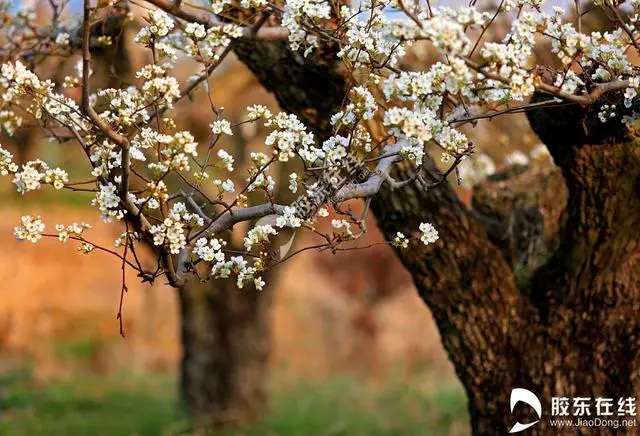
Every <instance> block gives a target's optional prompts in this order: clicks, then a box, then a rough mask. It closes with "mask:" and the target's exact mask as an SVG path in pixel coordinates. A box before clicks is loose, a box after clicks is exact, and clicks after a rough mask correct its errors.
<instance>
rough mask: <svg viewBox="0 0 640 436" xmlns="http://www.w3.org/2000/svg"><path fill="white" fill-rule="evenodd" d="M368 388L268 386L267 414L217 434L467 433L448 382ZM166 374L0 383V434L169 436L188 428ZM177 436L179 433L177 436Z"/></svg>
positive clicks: (349, 382)
mask: <svg viewBox="0 0 640 436" xmlns="http://www.w3.org/2000/svg"><path fill="white" fill-rule="evenodd" d="M411 383H413V382H405V383H399V382H393V383H389V384H387V385H384V386H373V385H371V384H368V383H364V382H361V381H358V380H357V379H353V378H335V379H331V380H328V381H323V382H321V383H298V384H285V383H276V386H274V388H273V389H272V392H271V410H270V411H269V413H268V414H267V415H266V416H265V417H264V418H263V419H262V420H261V421H260V422H258V423H256V424H254V425H253V426H251V427H250V428H246V429H243V430H242V431H237V430H236V431H232V430H227V431H221V432H216V433H215V434H216V435H220V436H239V435H243V436H338V435H344V436H347V435H348V436H392V435H394V436H395V435H403V436H411V435H416V436H417V435H438V436H441V435H442V436H444V435H463V434H468V427H467V424H466V421H467V414H466V408H465V399H464V394H463V392H462V390H461V388H460V387H459V385H457V384H454V382H453V381H448V382H446V383H445V382H442V384H440V385H438V386H436V387H435V388H431V389H419V388H416V387H413V386H412V385H411ZM176 387H177V386H176V380H175V378H174V377H172V376H159V375H154V376H144V377H133V376H119V377H99V376H96V375H81V376H76V377H73V378H71V379H68V380H64V381H57V382H52V383H50V384H47V385H44V386H38V385H37V384H35V383H34V382H33V381H31V380H28V379H25V380H20V381H17V380H16V379H15V378H12V379H10V381H7V380H5V381H4V382H0V435H3V436H4V435H7V436H10V435H20V436H22V435H69V436H74V435H78V436H80V435H82V436H84V435H106V436H120V435H123V436H124V435H140V436H145V435H149V436H151V435H153V436H155V435H171V434H178V432H180V431H184V429H185V428H188V423H187V416H186V414H185V413H184V411H182V410H181V408H180V406H179V405H178V403H177V400H176ZM180 434H185V433H180Z"/></svg>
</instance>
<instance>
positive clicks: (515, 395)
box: [509, 388, 542, 433]
mask: <svg viewBox="0 0 640 436" xmlns="http://www.w3.org/2000/svg"><path fill="white" fill-rule="evenodd" d="M519 402H523V403H526V404H528V405H529V406H531V407H533V410H535V411H536V413H537V414H538V418H541V417H542V405H541V404H540V400H539V399H538V397H537V396H536V394H534V393H533V392H531V391H529V390H527V389H523V388H515V389H513V390H512V391H511V399H510V400H509V403H510V406H511V413H513V409H514V407H516V404H518V403H519ZM539 421H540V419H538V420H536V421H533V422H530V423H528V424H522V423H520V422H516V425H514V426H513V428H512V429H511V430H509V433H518V432H521V431H523V430H526V429H528V428H529V427H531V426H533V425H535V424H537V423H538V422H539Z"/></svg>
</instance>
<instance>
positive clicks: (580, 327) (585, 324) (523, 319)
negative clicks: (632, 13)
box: [237, 41, 640, 435]
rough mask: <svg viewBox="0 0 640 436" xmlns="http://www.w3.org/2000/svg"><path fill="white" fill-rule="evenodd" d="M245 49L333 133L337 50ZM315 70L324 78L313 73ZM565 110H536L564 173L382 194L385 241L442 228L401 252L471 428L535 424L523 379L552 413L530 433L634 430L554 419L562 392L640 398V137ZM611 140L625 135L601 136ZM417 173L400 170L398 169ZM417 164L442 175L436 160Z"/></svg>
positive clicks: (338, 98)
mask: <svg viewBox="0 0 640 436" xmlns="http://www.w3.org/2000/svg"><path fill="white" fill-rule="evenodd" d="M237 54H238V56H239V58H240V59H241V60H242V61H244V62H245V63H247V65H248V66H249V68H251V69H252V71H254V73H255V74H256V75H257V77H258V78H259V80H260V81H261V82H262V83H263V85H264V86H265V87H267V89H269V90H271V91H272V92H274V93H275V95H276V97H277V98H278V101H279V102H280V104H281V106H282V108H283V109H284V110H286V111H289V112H293V113H296V114H297V115H298V116H299V117H300V118H301V119H302V120H304V121H305V122H306V123H308V124H310V126H311V128H312V130H315V132H316V133H317V134H318V135H319V136H320V137H321V138H323V137H327V136H328V135H329V134H330V132H329V129H328V127H327V120H326V117H325V115H324V114H325V113H327V112H328V113H330V112H331V111H332V110H338V108H339V106H340V104H341V102H342V97H343V96H344V94H345V91H346V84H347V83H348V80H346V79H345V78H344V77H343V76H342V72H341V70H340V67H339V61H338V60H336V59H335V58H333V59H332V58H331V56H330V50H328V49H327V50H325V51H323V54H322V57H321V58H320V57H309V58H306V59H305V58H302V57H301V56H299V55H298V54H296V53H292V52H291V51H290V50H288V49H287V48H286V46H285V45H284V44H283V43H265V42H246V41H245V42H242V43H241V44H239V47H238V48H237ZM314 56H315V55H314ZM319 71H321V72H323V74H324V78H323V80H313V81H309V76H308V75H306V74H305V72H311V74H316V73H317V72H319ZM314 77H315V76H314ZM325 90H329V92H324V91H325ZM314 107H319V108H321V110H320V111H317V110H314V109H313V108H314ZM328 108H332V110H328ZM564 110H565V111H566V112H564V113H559V112H543V111H542V110H539V111H537V113H535V114H532V116H531V123H532V126H533V127H534V130H535V131H536V133H538V134H539V136H540V137H541V139H542V140H543V141H544V142H545V143H546V145H547V146H548V148H549V150H550V152H551V154H552V155H553V157H554V160H555V162H556V164H557V165H558V167H559V168H555V169H547V170H540V169H529V170H527V169H521V170H520V171H515V170H514V171H510V172H508V173H506V174H502V175H500V176H497V177H494V178H493V180H490V181H487V182H486V183H485V184H483V185H482V186H479V187H477V189H476V190H475V195H474V201H473V207H472V208H469V207H467V206H465V205H464V204H463V203H462V202H461V201H460V200H459V199H458V197H457V195H456V193H455V191H454V190H453V188H452V187H451V186H450V185H449V184H447V183H445V184H443V185H440V187H438V188H436V189H433V190H429V191H425V190H424V189H422V188H421V186H419V185H418V184H410V185H406V186H404V187H402V188H400V189H396V190H393V191H392V190H391V189H390V188H389V187H388V186H386V185H385V186H384V187H383V189H382V191H381V192H380V193H379V194H378V195H377V196H376V197H375V198H374V201H373V202H372V206H371V207H372V211H373V213H374V214H375V216H376V219H377V221H378V224H379V226H380V228H381V229H382V231H383V233H384V235H385V237H386V238H387V239H388V240H392V239H393V237H394V236H395V234H396V232H398V231H400V232H403V233H405V234H412V233H414V232H415V231H416V229H417V228H418V226H419V224H420V223H421V222H431V223H433V224H434V226H435V227H436V228H437V229H438V232H439V233H440V240H439V241H438V242H437V243H436V244H432V245H430V246H423V245H418V246H412V247H410V249H408V250H397V254H398V256H399V258H400V259H401V261H402V262H403V264H404V266H405V267H406V268H407V270H408V271H409V272H410V273H411V275H412V277H413V280H414V282H415V284H416V287H417V289H418V292H419V294H420V296H421V298H422V299H423V300H424V302H425V303H426V304H427V305H428V306H429V308H430V309H431V311H432V313H433V316H434V318H435V320H436V323H437V325H438V328H439V331H440V334H441V338H442V342H443V345H444V347H445V348H446V350H447V352H448V354H449V357H450V359H451V362H452V363H453V365H454V367H455V370H456V373H457V375H458V377H459V378H460V381H461V382H462V384H463V386H464V388H465V390H466V393H467V396H468V408H469V414H470V418H471V425H472V429H473V434H474V435H502V434H507V433H508V431H509V430H510V429H511V428H512V427H513V425H514V424H515V423H516V422H517V421H520V422H523V423H525V422H531V421H530V420H531V419H532V418H531V411H527V410H525V409H526V407H517V408H516V410H515V413H516V415H514V416H512V415H511V411H510V405H509V397H510V393H511V390H512V389H513V388H516V387H521V388H525V389H528V390H530V391H532V392H534V393H535V394H536V395H537V396H538V397H539V398H540V400H541V402H542V408H543V416H542V420H541V421H540V422H539V423H537V424H536V425H535V426H533V427H531V428H530V429H528V430H527V433H526V434H529V435H551V434H559V433H560V432H561V433H562V434H618V433H634V432H635V431H636V429H634V428H628V429H627V428H618V429H615V428H613V427H585V426H581V427H580V426H576V427H567V428H564V429H563V430H559V429H557V428H553V427H552V425H551V423H550V421H549V418H550V415H551V401H552V400H551V398H552V397H569V399H570V400H572V398H574V397H590V398H591V399H592V400H595V398H596V397H605V398H612V399H613V401H614V407H613V412H614V415H613V416H612V417H606V416H605V417H604V418H613V419H617V418H618V417H617V413H616V412H617V407H618V404H617V401H618V399H620V398H626V397H638V396H640V326H639V318H638V316H637V314H638V313H639V311H640V293H639V292H638V288H639V287H640V279H639V278H638V277H640V250H639V248H640V245H639V242H640V241H639V239H640V232H638V228H640V144H639V143H636V142H634V141H631V140H620V138H619V136H620V135H619V134H615V135H606V134H604V135H603V134H602V131H598V132H597V134H594V135H591V136H590V135H589V134H588V133H585V132H586V130H585V129H587V126H590V125H591V124H589V123H585V122H584V121H585V120H584V118H581V117H583V115H584V114H583V113H582V112H581V110H576V108H575V107H570V108H568V109H567V108H565V109H564ZM596 113H597V111H596ZM541 114H544V115H543V116H540V115H541ZM319 115H321V116H320V117H319ZM554 123H555V125H554ZM618 129H622V126H620V127H618ZM576 132H580V134H579V135H578V134H577V133H576ZM574 134H575V135H574ZM607 136H609V137H618V139H617V141H614V142H610V141H609V142H607V141H603V140H601V139H600V138H606V137H607ZM414 171H415V170H414V169H412V168H409V167H407V166H403V167H401V168H398V169H397V170H396V173H395V174H394V177H395V178H396V179H398V180H405V179H408V178H411V177H412V175H413V174H414ZM421 171H423V175H424V176H425V177H426V178H427V179H429V178H430V179H431V180H434V181H435V180H437V179H438V177H439V174H438V171H437V169H436V168H435V166H434V164H433V162H427V164H426V165H425V167H424V168H423V169H421ZM570 409H571V408H570ZM590 409H591V410H590V412H591V417H594V416H596V415H595V413H596V411H595V405H594V404H591V407H590ZM569 418H571V417H569ZM626 418H633V416H626ZM534 419H537V418H535V417H534Z"/></svg>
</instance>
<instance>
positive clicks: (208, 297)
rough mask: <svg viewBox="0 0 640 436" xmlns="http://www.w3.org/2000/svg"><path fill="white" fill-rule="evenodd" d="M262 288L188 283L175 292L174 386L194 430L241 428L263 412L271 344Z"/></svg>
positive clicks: (228, 282)
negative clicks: (177, 356)
mask: <svg viewBox="0 0 640 436" xmlns="http://www.w3.org/2000/svg"><path fill="white" fill-rule="evenodd" d="M268 289H269V287H268V286H267V287H265V290H263V291H256V290H255V289H253V288H247V289H238V288H237V287H236V284H235V281H234V280H231V279H227V280H218V279H211V280H209V281H208V282H206V283H200V282H199V280H197V279H196V278H193V279H191V280H190V281H189V282H188V283H187V285H185V286H184V287H183V288H181V289H180V290H179V298H180V312H181V320H182V345H183V357H182V362H181V382H180V387H181V395H182V398H183V400H184V403H185V404H186V405H187V407H188V410H189V413H190V414H191V418H192V422H193V423H194V425H195V426H196V427H198V428H215V427H221V426H237V425H243V424H246V423H248V422H250V421H252V420H254V419H255V418H256V417H257V416H258V415H259V414H260V413H261V412H263V411H264V409H265V405H266V398H267V394H266V390H267V382H268V373H269V351H270V345H271V332H270V325H269V324H270V323H269V318H268V316H269V307H270V304H271V293H270V291H269V290H268Z"/></svg>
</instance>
